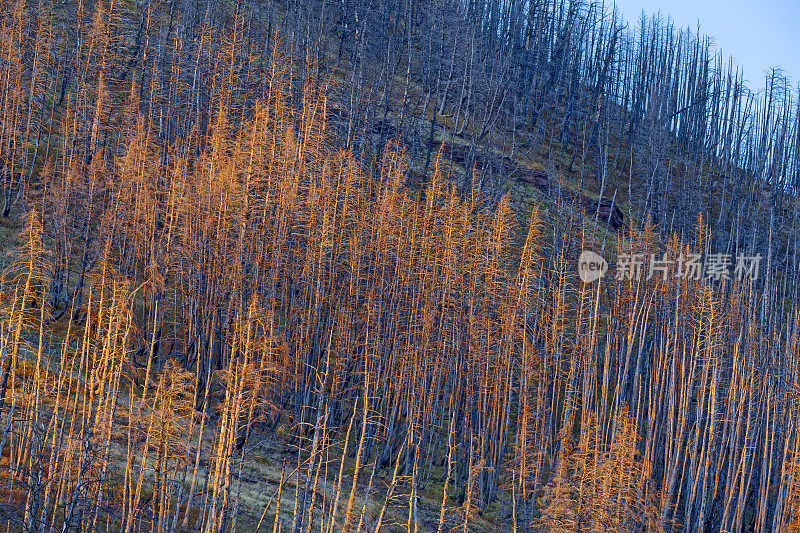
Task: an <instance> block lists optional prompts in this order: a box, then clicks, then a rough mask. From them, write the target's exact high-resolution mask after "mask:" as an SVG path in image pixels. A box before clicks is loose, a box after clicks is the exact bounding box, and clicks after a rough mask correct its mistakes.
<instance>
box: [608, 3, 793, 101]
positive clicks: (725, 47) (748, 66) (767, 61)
mask: <svg viewBox="0 0 800 533" xmlns="http://www.w3.org/2000/svg"><path fill="white" fill-rule="evenodd" d="M607 1H608V2H609V3H613V2H614V1H615V0H607ZM616 5H617V6H618V7H619V8H621V10H622V13H623V14H624V16H625V20H627V21H628V22H629V23H631V26H632V27H633V26H635V23H636V22H637V21H638V20H639V16H640V15H641V12H642V9H644V11H645V13H647V14H648V16H649V15H651V14H652V13H656V12H658V11H660V12H661V13H662V15H663V16H664V18H666V16H667V15H670V16H671V17H672V20H673V21H675V24H676V26H680V27H684V28H685V27H687V26H690V27H691V28H692V30H695V29H696V28H697V22H698V20H699V22H700V30H701V32H702V33H704V34H706V35H709V36H711V37H713V38H714V42H715V43H716V46H717V48H718V49H721V50H722V52H723V54H724V56H725V57H726V58H727V57H729V56H733V57H734V59H735V60H736V61H737V62H738V63H739V65H741V66H742V68H743V69H744V76H745V79H747V80H749V82H750V83H749V84H748V86H749V87H750V89H751V90H755V91H758V90H760V89H761V88H762V87H763V86H764V74H763V72H764V71H765V70H767V69H769V68H771V67H773V66H780V67H783V71H784V73H785V74H786V75H787V76H788V77H789V78H790V80H791V82H792V85H793V86H795V87H796V86H797V82H798V78H799V77H800V0H762V1H760V2H759V1H758V0H749V1H745V0H616Z"/></svg>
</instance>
